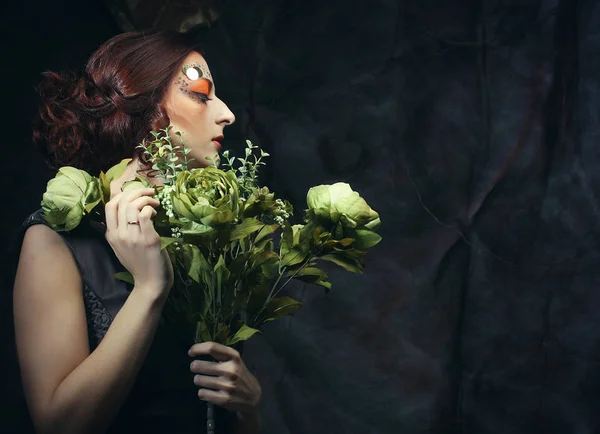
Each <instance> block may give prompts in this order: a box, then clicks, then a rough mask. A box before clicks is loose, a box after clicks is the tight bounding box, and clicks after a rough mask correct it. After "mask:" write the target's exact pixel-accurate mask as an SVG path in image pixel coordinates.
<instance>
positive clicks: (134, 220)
mask: <svg viewBox="0 0 600 434" xmlns="http://www.w3.org/2000/svg"><path fill="white" fill-rule="evenodd" d="M153 195H154V189H152V188H142V189H137V190H132V191H127V192H122V193H119V194H117V195H116V196H114V197H113V198H112V199H111V200H110V201H109V202H108V203H107V204H106V207H105V213H106V239H107V241H108V242H109V244H110V245H111V247H112V248H113V250H114V252H115V254H116V255H117V258H118V259H119V261H120V262H121V264H123V266H124V267H125V268H126V269H127V270H128V271H129V272H130V273H131V274H132V276H133V279H134V281H135V286H136V288H140V289H141V288H143V290H144V291H150V293H151V295H153V296H158V297H162V296H164V297H166V295H167V294H168V292H169V290H170V289H171V286H173V267H172V266H171V262H170V260H169V257H168V255H167V253H166V252H165V251H163V252H161V251H160V236H159V235H158V233H157V232H156V230H155V229H154V224H153V223H152V217H154V216H155V215H156V210H155V208H156V207H158V206H159V205H160V202H159V201H158V200H157V199H154V198H153V197H152V196H153Z"/></svg>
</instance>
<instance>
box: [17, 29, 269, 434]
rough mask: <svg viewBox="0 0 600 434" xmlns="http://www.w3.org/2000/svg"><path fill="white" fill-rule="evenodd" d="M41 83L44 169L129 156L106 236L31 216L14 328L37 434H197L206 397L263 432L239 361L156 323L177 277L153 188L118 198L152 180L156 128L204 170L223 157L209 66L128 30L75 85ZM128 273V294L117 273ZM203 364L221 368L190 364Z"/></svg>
mask: <svg viewBox="0 0 600 434" xmlns="http://www.w3.org/2000/svg"><path fill="white" fill-rule="evenodd" d="M44 75H45V81H44V83H43V84H42V86H41V94H42V98H43V101H42V105H41V108H40V111H39V116H38V118H37V121H36V125H35V128H34V139H35V141H36V143H37V144H38V145H39V146H40V148H41V149H42V150H43V151H44V152H45V154H46V157H47V159H48V162H49V163H50V164H51V165H53V166H54V167H59V166H63V165H71V166H75V167H78V168H81V169H84V170H86V171H88V172H90V173H93V174H97V173H98V172H99V171H100V170H105V171H106V170H107V169H108V168H109V167H111V166H112V165H114V164H116V163H117V162H119V161H121V160H122V159H123V158H133V159H132V161H131V163H130V164H129V165H128V167H127V169H126V170H125V172H124V173H123V175H122V176H121V177H120V178H119V179H117V180H115V181H113V183H112V185H111V200H110V202H109V203H107V205H106V225H105V228H102V230H98V228H91V227H87V226H86V225H82V226H80V227H79V228H77V229H76V230H75V231H73V232H72V233H57V232H54V231H53V230H51V229H50V228H49V227H48V226H46V225H44V224H43V223H44V221H43V219H42V218H41V216H40V214H39V212H38V213H36V214H34V215H32V216H31V217H30V218H29V219H28V220H27V221H26V222H25V224H24V230H25V233H24V238H23V243H22V248H21V255H20V259H19V265H18V268H17V275H16V280H15V288H14V321H15V333H16V342H17V352H18V357H19V364H20V368H21V375H22V380H23V387H24V391H25V397H26V400H27V403H28V407H29V411H30V414H31V417H32V420H33V423H34V426H35V427H36V430H37V431H38V432H40V433H61V434H64V433H93V432H125V431H127V432H129V433H131V432H144V433H148V432H162V433H184V432H190V433H192V432H193V433H200V432H204V430H205V429H206V421H205V417H206V406H205V405H203V404H202V403H203V402H211V403H213V404H215V405H217V406H218V407H216V408H217V415H216V425H217V427H216V428H217V432H227V433H229V432H232V433H233V432H235V433H254V432H258V431H259V429H260V428H259V425H260V421H259V414H258V408H259V401H260V397H261V389H260V385H259V384H258V381H257V380H256V378H255V377H254V376H253V375H252V374H251V373H250V372H249V371H248V369H247V368H246V366H245V364H244V362H243V361H242V359H241V358H240V354H239V353H238V352H237V351H236V350H234V349H232V348H229V347H225V346H222V345H219V344H216V343H210V342H208V343H202V344H197V345H193V346H192V347H191V348H189V345H188V344H189V342H185V340H181V339H179V340H178V338H177V336H178V335H177V334H176V333H175V331H174V330H172V329H171V328H170V325H169V323H168V322H165V321H164V320H163V318H162V317H161V310H162V308H163V305H164V303H165V300H166V298H167V295H168V294H169V290H170V288H171V286H172V284H173V271H172V269H171V266H170V263H169V261H168V258H166V256H165V255H164V254H161V252H160V242H159V236H158V234H157V233H156V231H155V230H154V227H153V224H152V217H153V216H154V215H155V214H156V211H155V210H154V208H156V207H157V206H158V205H159V202H158V201H157V200H156V199H153V198H152V195H153V193H154V191H153V190H152V189H145V190H136V191H133V192H125V193H123V192H121V185H122V184H123V183H124V182H125V181H128V180H130V179H133V178H134V177H135V176H136V175H141V176H146V177H147V178H148V179H149V180H150V182H153V183H157V179H155V178H153V177H152V171H150V170H149V165H148V164H147V162H146V161H145V160H144V159H143V155H141V151H140V149H136V146H137V145H138V144H139V143H141V141H142V140H143V139H144V138H146V137H148V135H149V132H150V131H152V130H155V131H156V130H158V129H161V128H166V127H167V126H168V125H172V126H173V129H172V131H173V132H176V131H179V132H181V133H182V134H183V139H184V142H185V144H186V146H187V147H188V148H190V149H191V150H192V151H191V155H190V156H191V157H192V158H194V159H195V164H196V165H198V166H202V165H206V163H207V162H208V160H207V159H206V157H213V156H214V155H215V154H216V153H217V152H218V150H219V148H220V144H219V140H221V138H222V137H223V129H224V128H225V127H226V126H227V125H230V124H232V123H233V122H234V120H235V118H234V115H233V114H232V113H231V111H230V110H229V108H228V107H227V106H226V105H225V104H224V103H223V102H222V101H221V100H220V99H219V98H217V96H216V95H215V86H214V82H213V80H212V77H211V74H210V70H209V68H208V65H207V64H206V61H205V60H204V58H203V57H202V55H201V54H200V52H199V51H198V50H197V49H196V47H195V45H194V44H193V43H191V42H190V41H189V40H188V39H187V38H186V37H185V36H184V35H181V34H177V33H169V32H159V33H153V34H142V33H125V34H121V35H118V36H116V37H114V38H113V39H111V40H109V41H108V42H106V43H105V44H104V45H102V46H101V47H100V48H99V49H98V50H97V51H96V52H95V53H94V54H93V55H92V57H91V59H90V60H89V62H88V65H87V67H86V70H85V73H84V74H83V75H82V77H80V78H78V79H75V78H72V77H65V76H61V75H58V74H54V73H45V74H44ZM38 223H40V224H38ZM124 269H127V270H128V271H129V272H131V274H132V275H133V276H134V279H135V287H133V288H131V287H129V286H128V285H127V284H125V283H123V282H120V281H118V280H116V279H115V278H114V277H113V276H114V274H115V273H116V272H119V271H123V270H124ZM207 356H212V357H213V358H214V359H216V360H217V361H218V362H209V361H205V360H198V359H199V358H206V357H207ZM198 398H199V399H198Z"/></svg>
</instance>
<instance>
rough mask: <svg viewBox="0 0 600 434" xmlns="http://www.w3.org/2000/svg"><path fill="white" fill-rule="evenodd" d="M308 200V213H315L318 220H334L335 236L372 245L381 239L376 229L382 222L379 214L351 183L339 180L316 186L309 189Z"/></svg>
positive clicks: (359, 246) (329, 221)
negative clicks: (331, 183)
mask: <svg viewBox="0 0 600 434" xmlns="http://www.w3.org/2000/svg"><path fill="white" fill-rule="evenodd" d="M306 202H307V204H308V208H309V213H308V215H309V216H311V215H312V216H314V217H315V218H316V222H317V223H319V224H327V223H331V224H332V225H331V226H332V227H333V228H334V229H333V231H334V233H336V234H337V236H336V238H342V237H346V236H348V237H351V238H353V239H355V240H356V243H355V246H356V247H358V248H366V247H371V246H374V245H375V244H377V243H378V242H379V241H381V237H380V236H379V235H377V234H376V233H375V231H376V230H377V228H379V226H380V225H381V220H380V218H379V214H378V213H377V212H376V211H375V210H373V209H372V208H371V207H370V206H369V204H368V203H367V202H366V201H365V200H364V199H363V198H362V197H360V195H359V194H358V193H357V192H355V191H353V190H352V188H351V187H350V185H349V184H346V183H343V182H338V183H336V184H333V185H319V186H316V187H313V188H311V189H310V190H309V191H308V194H307V197H306ZM328 226H329V225H328Z"/></svg>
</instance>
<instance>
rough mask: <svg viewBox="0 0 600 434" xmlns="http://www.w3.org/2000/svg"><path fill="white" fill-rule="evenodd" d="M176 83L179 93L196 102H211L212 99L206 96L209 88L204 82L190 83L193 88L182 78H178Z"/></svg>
mask: <svg viewBox="0 0 600 434" xmlns="http://www.w3.org/2000/svg"><path fill="white" fill-rule="evenodd" d="M176 83H177V85H178V86H179V90H180V91H181V92H183V93H185V94H186V95H188V96H189V97H190V98H192V99H193V100H195V101H196V102H198V103H201V104H206V103H207V102H208V101H212V98H210V97H209V96H208V93H209V92H210V86H209V85H208V82H206V81H205V80H200V82H197V83H192V84H193V86H190V83H189V82H188V81H185V80H184V79H183V78H181V77H179V78H178V80H177V82H176Z"/></svg>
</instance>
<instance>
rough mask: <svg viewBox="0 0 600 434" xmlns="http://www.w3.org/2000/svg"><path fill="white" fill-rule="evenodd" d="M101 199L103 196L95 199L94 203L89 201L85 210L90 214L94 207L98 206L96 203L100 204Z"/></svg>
mask: <svg viewBox="0 0 600 434" xmlns="http://www.w3.org/2000/svg"><path fill="white" fill-rule="evenodd" d="M101 200H102V198H99V199H98V200H95V201H93V202H92V203H88V204H87V205H86V206H85V212H87V213H88V214H89V213H90V212H91V211H92V210H93V209H94V208H96V205H98V204H99V203H100V201H101Z"/></svg>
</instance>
